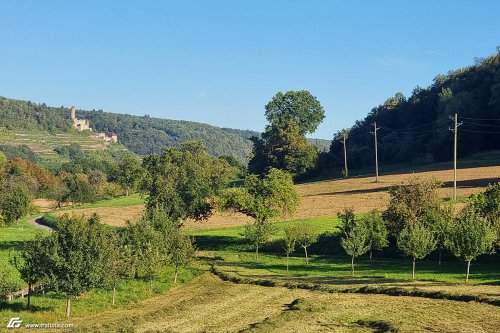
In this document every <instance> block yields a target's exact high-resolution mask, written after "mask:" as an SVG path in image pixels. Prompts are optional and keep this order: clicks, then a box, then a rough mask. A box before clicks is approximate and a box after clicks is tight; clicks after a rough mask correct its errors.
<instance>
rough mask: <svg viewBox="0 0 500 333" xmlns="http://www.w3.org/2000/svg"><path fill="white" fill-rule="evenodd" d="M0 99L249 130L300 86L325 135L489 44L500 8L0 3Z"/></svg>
mask: <svg viewBox="0 0 500 333" xmlns="http://www.w3.org/2000/svg"><path fill="white" fill-rule="evenodd" d="M0 12H1V13H2V15H1V19H0V41H1V42H0V73H1V80H0V95H1V96H5V97H12V98H19V99H25V100H31V101H34V102H39V103H42V102H45V103H46V104H48V105H53V106H60V105H64V106H71V105H73V104H74V105H75V106H76V107H77V108H82V109H103V110H104V111H109V112H117V113H128V114H136V115H143V114H149V115H151V116H157V117H161V118H171V119H185V120H193V121H199V122H206V123H209V124H213V125H217V126H222V127H233V128H241V129H252V130H259V131H260V130H262V129H263V128H264V126H265V124H266V120H265V118H264V105H265V104H266V103H267V102H268V101H269V100H270V99H271V97H272V96H273V95H274V94H275V93H276V92H278V91H286V90H299V89H306V90H309V91H311V93H312V94H313V95H315V96H316V97H317V98H318V99H319V100H320V102H321V103H322V105H323V106H324V108H325V110H326V115H327V117H326V119H325V121H324V122H323V124H322V125H320V127H319V128H318V130H317V131H316V133H315V134H313V135H312V136H313V137H319V138H324V139H330V138H331V137H332V135H333V133H334V132H335V131H337V130H339V129H341V128H343V127H348V126H351V125H352V124H353V123H354V121H355V120H357V119H361V118H363V117H364V116H365V115H366V114H367V113H368V112H369V111H370V110H371V108H373V107H374V106H376V105H379V104H381V103H383V102H384V100H385V99H386V98H388V97H389V96H392V95H393V94H394V93H396V92H397V91H401V92H403V93H404V94H405V95H409V94H410V93H411V90H412V89H413V88H414V87H415V86H416V85H420V86H423V87H426V86H428V85H430V84H431V83H432V79H433V78H434V77H435V76H436V75H437V74H443V73H446V72H447V71H448V70H450V69H457V68H459V67H463V66H466V65H470V64H472V63H473V58H474V57H481V56H488V55H490V54H492V53H494V52H495V49H496V46H497V45H500V38H499V37H500V20H499V18H498V17H499V14H498V13H500V1H466V0H463V1H435V0H434V1H401V0H400V1H388V0H382V1H368V0H367V1H326V0H325V1H314V0H312V1H311V0H309V1H306V0H303V1H291V0H288V1H271V0H268V1H249V0H247V1H237V0H234V1H221V0H210V1H202V0H199V1H79V2H77V1H22V0H12V1H11V0H7V1H5V0H3V1H2V2H1V3H0Z"/></svg>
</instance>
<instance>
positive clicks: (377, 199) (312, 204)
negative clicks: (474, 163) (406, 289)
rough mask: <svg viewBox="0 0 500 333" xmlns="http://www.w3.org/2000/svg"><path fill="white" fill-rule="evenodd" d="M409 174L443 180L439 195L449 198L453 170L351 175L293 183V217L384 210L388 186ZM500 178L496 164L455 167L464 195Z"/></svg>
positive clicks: (403, 180) (460, 194)
mask: <svg viewBox="0 0 500 333" xmlns="http://www.w3.org/2000/svg"><path fill="white" fill-rule="evenodd" d="M410 177H420V178H430V177H436V178H437V179H438V180H440V181H442V182H443V187H442V188H441V190H440V194H441V197H442V198H451V197H453V170H439V171H425V172H415V173H402V174H390V175H381V176H380V177H379V179H380V181H379V182H378V183H375V177H374V176H369V177H355V178H349V179H336V180H330V181H322V182H315V183H307V184H301V185H297V190H298V191H299V193H300V196H301V198H302V202H301V204H300V207H299V209H298V210H297V213H296V215H295V218H308V217H318V216H331V215H335V214H337V213H338V212H340V211H341V210H342V209H343V208H344V207H354V208H355V209H356V213H365V212H368V211H370V210H372V209H379V210H382V209H385V208H386V207H387V204H388V202H389V194H388V190H389V188H390V187H392V186H395V185H399V184H402V183H404V182H405V181H406V180H408V179H409V178H410ZM498 181H500V166H489V167H476V168H464V169H458V170H457V196H458V197H466V196H469V195H471V194H473V193H477V192H480V191H482V190H484V188H485V187H486V186H487V185H488V184H491V183H496V182H498Z"/></svg>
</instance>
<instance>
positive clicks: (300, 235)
mask: <svg viewBox="0 0 500 333" xmlns="http://www.w3.org/2000/svg"><path fill="white" fill-rule="evenodd" d="M296 228H297V229H296V232H297V243H298V244H299V245H300V247H302V248H303V249H304V255H305V259H306V265H308V264H309V257H308V254H307V248H308V247H309V246H311V245H312V244H313V243H315V242H316V241H317V240H318V234H317V233H316V232H315V231H314V229H313V227H312V225H311V224H310V223H305V222H304V223H301V224H299V225H298V226H297V227H296Z"/></svg>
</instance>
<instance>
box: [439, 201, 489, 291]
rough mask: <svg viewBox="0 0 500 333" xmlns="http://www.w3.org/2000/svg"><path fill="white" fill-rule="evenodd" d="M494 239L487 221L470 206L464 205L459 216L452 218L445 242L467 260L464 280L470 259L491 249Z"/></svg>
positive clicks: (452, 250) (459, 256)
mask: <svg viewBox="0 0 500 333" xmlns="http://www.w3.org/2000/svg"><path fill="white" fill-rule="evenodd" d="M495 239H496V235H495V232H494V231H493V230H492V228H491V226H490V224H489V223H488V221H487V220H486V219H484V218H482V217H481V216H480V215H479V214H478V213H477V212H475V211H474V210H473V209H470V207H466V208H465V209H464V211H463V212H462V214H461V216H460V217H458V218H456V219H454V221H453V222H452V224H451V226H450V229H449V232H448V238H447V240H446V243H445V244H446V247H447V248H448V249H449V250H450V252H451V253H453V254H454V255H455V256H456V257H457V258H460V259H462V260H465V261H466V262H467V273H466V275H465V282H468V281H469V271H470V263H471V261H472V260H474V259H476V258H477V257H478V256H480V255H482V254H486V253H488V252H489V251H491V250H492V249H493V243H494V241H495Z"/></svg>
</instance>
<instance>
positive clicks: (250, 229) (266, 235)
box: [243, 221, 276, 260]
mask: <svg viewBox="0 0 500 333" xmlns="http://www.w3.org/2000/svg"><path fill="white" fill-rule="evenodd" d="M275 233H276V229H275V227H274V226H273V225H272V224H271V223H269V222H258V221H256V222H255V223H253V224H247V225H246V226H245V230H244V232H243V236H244V237H245V239H246V240H247V241H248V242H249V243H250V244H252V245H253V246H254V247H255V259H256V260H259V247H260V246H261V245H263V244H265V243H267V242H268V241H269V240H270V239H271V236H272V235H273V234H275Z"/></svg>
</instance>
